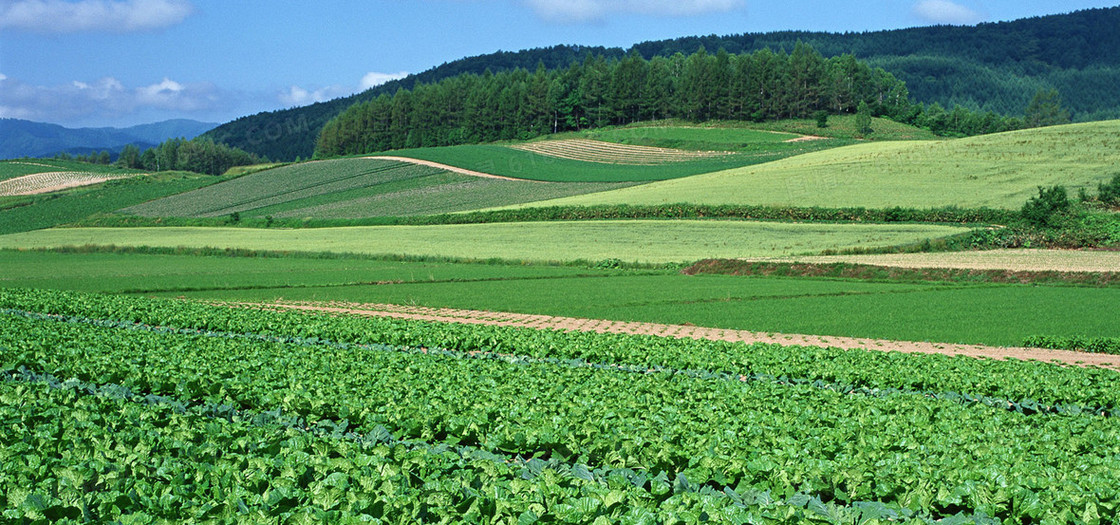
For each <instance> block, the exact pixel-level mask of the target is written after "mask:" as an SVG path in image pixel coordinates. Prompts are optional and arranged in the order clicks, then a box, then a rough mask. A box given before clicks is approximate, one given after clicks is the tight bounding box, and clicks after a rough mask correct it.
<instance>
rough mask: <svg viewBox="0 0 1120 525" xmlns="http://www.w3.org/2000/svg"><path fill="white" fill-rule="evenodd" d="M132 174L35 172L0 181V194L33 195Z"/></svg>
mask: <svg viewBox="0 0 1120 525" xmlns="http://www.w3.org/2000/svg"><path fill="white" fill-rule="evenodd" d="M131 176H132V175H129V174H125V175H108V174H104V173H87V172H78V171H53V172H48V173H35V174H32V175H24V176H22V177H16V178H14V179H8V180H4V181H0V196H14V195H33V194H36V193H42V192H45V191H47V190H50V189H61V188H64V187H74V186H88V185H90V184H98V183H101V182H105V181H107V180H113V179H119V178H124V177H131Z"/></svg>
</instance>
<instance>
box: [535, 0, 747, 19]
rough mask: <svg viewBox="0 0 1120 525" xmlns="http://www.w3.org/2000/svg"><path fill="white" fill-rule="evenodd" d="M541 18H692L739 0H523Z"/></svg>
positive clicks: (734, 5) (729, 6)
mask: <svg viewBox="0 0 1120 525" xmlns="http://www.w3.org/2000/svg"><path fill="white" fill-rule="evenodd" d="M524 2H525V3H526V4H528V5H529V7H531V8H532V9H533V10H534V11H536V12H537V15H538V16H540V17H541V18H543V19H545V20H549V21H554V22H565V23H578V22H597V21H601V20H604V19H606V18H607V17H608V16H609V15H612V14H646V15H655V16H670V17H674V16H692V15H701V14H706V13H722V12H727V11H731V10H733V9H736V8H738V7H740V6H741V5H742V0H524Z"/></svg>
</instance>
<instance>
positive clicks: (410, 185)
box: [121, 158, 626, 219]
mask: <svg viewBox="0 0 1120 525" xmlns="http://www.w3.org/2000/svg"><path fill="white" fill-rule="evenodd" d="M625 185H626V184H624V183H613V184H612V183H588V182H582V183H577V182H571V183H549V184H544V183H539V182H530V181H508V180H499V179H487V178H481V177H472V176H468V175H459V174H456V173H451V172H447V171H443V170H440V169H437V168H430V167H427V166H416V165H411V164H408V163H404V162H394V161H384V160H377V159H369V158H349V159H337V160H325V161H315V162H305V163H299V164H290V165H287V166H283V167H279V168H273V169H269V170H265V171H257V172H254V173H250V174H247V175H244V176H240V177H237V178H234V179H230V180H227V181H225V182H222V183H221V184H215V185H213V186H209V187H206V188H201V189H199V190H195V191H191V192H187V193H183V194H180V195H172V196H169V197H166V198H164V199H160V200H157V201H153V202H147V203H144V204H141V205H138V206H133V207H130V208H125V209H123V210H121V213H125V214H134V215H140V216H145V217H196V218H198V217H223V216H228V215H230V214H232V213H238V214H239V215H240V216H241V217H267V216H272V217H276V218H297V219H301V218H305V217H313V218H316V219H359V218H365V217H385V216H393V217H400V216H409V215H429V214H440V213H451V212H458V211H469V210H475V209H479V208H486V207H496V206H504V205H509V204H515V203H524V202H531V201H536V200H540V199H547V198H552V197H562V196H571V195H579V194H583V193H589V192H596V191H606V190H611V189H617V188H620V187H624V186H625Z"/></svg>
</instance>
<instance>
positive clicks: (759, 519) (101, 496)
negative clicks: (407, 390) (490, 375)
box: [0, 372, 984, 523]
mask: <svg viewBox="0 0 1120 525" xmlns="http://www.w3.org/2000/svg"><path fill="white" fill-rule="evenodd" d="M0 418H3V420H4V421H6V422H8V423H9V424H10V426H9V428H10V429H12V430H14V431H15V432H13V433H11V434H8V436H9V438H7V439H4V438H0V459H2V460H3V461H0V473H3V474H4V476H3V477H0V480H2V481H0V491H3V493H4V494H6V496H7V501H8V510H7V511H6V512H5V515H4V517H5V518H7V519H21V518H22V519H25V520H40V519H47V520H50V521H52V522H63V523H65V522H67V521H68V520H73V522H77V521H110V520H111V521H124V519H122V518H129V517H131V518H137V519H139V520H150V519H152V518H157V519H165V520H170V521H179V522H181V521H187V520H209V519H218V520H221V521H233V520H237V519H240V520H254V521H273V520H277V519H280V520H285V519H293V518H294V519H296V520H299V519H301V518H302V519H313V520H315V521H319V522H324V521H329V522H331V523H357V522H363V521H369V520H371V519H373V520H382V521H381V522H382V523H414V522H416V521H440V520H446V519H447V518H455V519H463V520H467V521H470V522H480V523H486V522H490V523H496V522H508V521H513V520H517V521H518V522H519V523H533V522H534V521H536V519H539V518H542V517H546V516H547V517H550V518H552V519H553V521H555V522H560V523H589V522H593V521H594V523H649V522H651V521H653V522H665V521H666V520H667V519H677V520H682V519H683V520H689V519H691V520H692V521H695V520H697V519H699V518H700V517H701V516H703V515H707V516H708V518H709V519H715V520H718V521H722V522H725V523H781V522H788V521H789V520H791V519H794V520H800V519H808V520H812V521H818V522H824V521H831V522H853V523H855V522H860V523H862V522H866V521H867V520H870V519H887V520H892V521H901V520H903V519H907V518H910V519H913V518H915V517H920V514H918V513H914V512H911V511H909V510H907V509H892V508H890V507H888V506H885V505H882V504H877V503H873V502H860V503H858V504H857V505H853V506H850V507H838V506H836V505H830V504H824V503H823V502H821V501H820V500H819V499H818V498H815V497H812V496H810V495H804V494H795V495H793V496H791V497H789V498H787V499H785V500H784V501H783V500H775V499H774V498H773V496H772V495H771V494H770V493H767V492H757V491H747V492H744V493H739V492H738V491H735V490H734V489H731V488H724V489H723V490H722V491H717V490H715V489H713V488H712V487H710V486H707V485H699V484H696V483H693V482H690V481H689V480H688V479H687V478H686V477H684V476H679V477H677V478H675V479H670V478H669V477H668V476H667V475H665V474H664V473H661V474H659V475H655V476H654V475H648V474H646V473H643V472H641V471H635V470H632V469H625V468H621V469H615V468H594V469H593V468H588V467H587V466H584V465H582V464H570V463H565V462H563V461H559V460H557V459H549V460H542V459H539V458H530V459H525V458H520V457H517V456H507V455H497V454H492V453H487V452H485V451H482V450H479V449H477V448H472V447H463V446H456V447H452V446H446V445H431V444H429V443H425V442H417V441H400V440H397V439H395V438H394V437H393V436H391V435H390V434H389V433H388V432H387V431H386V430H384V429H383V428H377V429H375V430H374V431H372V432H370V433H368V434H364V435H363V434H358V433H355V432H353V431H349V430H348V429H347V424H346V423H342V424H335V423H331V422H326V421H323V422H319V424H317V425H308V424H307V422H305V421H303V420H301V419H299V418H295V417H290V416H286V415H283V414H281V413H279V412H278V411H277V412H255V413H254V412H248V411H237V410H231V409H230V407H225V406H220V405H211V404H199V405H193V406H185V405H183V404H182V403H180V402H177V401H175V400H173V399H171V398H166V397H159V396H152V395H148V396H140V395H136V394H134V393H132V392H130V391H129V390H128V389H125V388H123V387H120V386H119V385H111V384H110V385H93V384H90V383H84V382H81V381H76V380H69V381H65V382H60V381H58V380H57V378H54V377H52V376H43V375H36V374H32V373H27V372H23V373H19V374H11V375H6V376H5V377H4V378H3V379H0ZM16 436H19V439H12V438H14V437H16ZM962 518H963V516H962ZM970 518H971V520H973V521H983V518H984V517H983V516H980V515H975V516H971V517H970ZM929 521H931V520H929V519H920V520H915V521H912V522H918V523H921V522H929Z"/></svg>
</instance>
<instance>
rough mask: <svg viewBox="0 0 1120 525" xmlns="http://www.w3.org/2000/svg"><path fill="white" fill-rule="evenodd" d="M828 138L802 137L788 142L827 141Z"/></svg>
mask: <svg viewBox="0 0 1120 525" xmlns="http://www.w3.org/2000/svg"><path fill="white" fill-rule="evenodd" d="M827 138H828V137H818V136H816V135H802V136H800V137H797V138H795V139H789V140H787V141H786V142H807V141H810V140H825V139H827Z"/></svg>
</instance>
